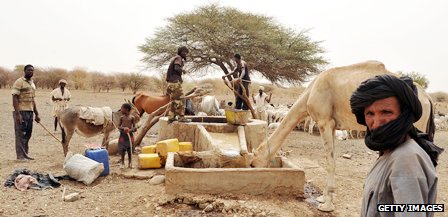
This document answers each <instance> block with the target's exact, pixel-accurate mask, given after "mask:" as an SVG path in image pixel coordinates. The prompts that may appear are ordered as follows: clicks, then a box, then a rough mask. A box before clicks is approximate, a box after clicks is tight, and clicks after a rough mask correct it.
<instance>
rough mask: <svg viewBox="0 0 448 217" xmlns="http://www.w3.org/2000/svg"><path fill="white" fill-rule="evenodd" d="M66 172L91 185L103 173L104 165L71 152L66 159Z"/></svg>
mask: <svg viewBox="0 0 448 217" xmlns="http://www.w3.org/2000/svg"><path fill="white" fill-rule="evenodd" d="M64 170H65V172H67V174H68V175H69V176H70V177H72V178H74V179H76V180H77V181H79V182H83V183H84V184H86V185H90V184H92V182H93V181H95V179H96V178H98V176H99V175H100V174H101V173H102V172H103V170H104V165H103V164H102V163H98V162H96V161H94V160H92V159H89V158H87V157H85V156H83V155H80V154H73V153H71V152H69V153H67V156H66V157H65V161H64Z"/></svg>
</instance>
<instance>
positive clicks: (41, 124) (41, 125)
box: [38, 122, 62, 144]
mask: <svg viewBox="0 0 448 217" xmlns="http://www.w3.org/2000/svg"><path fill="white" fill-rule="evenodd" d="M38 124H39V125H40V126H42V127H43V128H44V130H45V131H47V133H49V134H50V135H52V136H53V138H55V139H56V140H58V142H60V143H61V144H62V141H61V140H59V139H58V137H56V136H55V135H54V134H53V133H51V132H50V131H49V130H48V129H47V128H46V127H45V126H44V125H43V124H42V123H40V122H39V123H38Z"/></svg>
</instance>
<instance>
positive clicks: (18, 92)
mask: <svg viewBox="0 0 448 217" xmlns="http://www.w3.org/2000/svg"><path fill="white" fill-rule="evenodd" d="M23 70H24V72H25V75H24V76H23V77H20V78H19V79H17V80H16V81H15V82H14V84H13V85H12V90H11V93H12V105H13V107H14V112H13V117H14V130H15V134H16V155H17V160H18V161H28V160H34V159H33V158H32V157H30V156H29V155H28V149H29V146H28V142H29V141H30V138H31V133H32V132H33V116H34V114H35V115H36V117H34V120H36V122H37V123H39V122H40V117H39V112H37V107H36V102H35V99H34V97H35V96H36V94H35V92H36V85H35V84H34V82H33V80H32V79H31V78H32V77H33V74H34V67H33V66H32V65H26V66H25V67H24V68H23ZM33 113H34V114H33Z"/></svg>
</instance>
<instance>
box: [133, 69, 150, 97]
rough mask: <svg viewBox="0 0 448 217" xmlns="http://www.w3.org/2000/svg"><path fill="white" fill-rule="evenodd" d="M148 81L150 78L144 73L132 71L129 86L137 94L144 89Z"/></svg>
mask: <svg viewBox="0 0 448 217" xmlns="http://www.w3.org/2000/svg"><path fill="white" fill-rule="evenodd" d="M147 82H148V78H147V77H146V76H144V75H143V74H142V73H139V72H137V73H131V74H130V76H129V88H130V89H131V90H132V93H133V94H135V93H137V91H139V90H141V89H143V88H144V87H145V86H146V84H147Z"/></svg>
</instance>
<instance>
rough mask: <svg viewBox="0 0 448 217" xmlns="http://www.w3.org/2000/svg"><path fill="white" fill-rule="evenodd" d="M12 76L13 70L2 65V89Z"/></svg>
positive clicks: (0, 73) (0, 83) (0, 76)
mask: <svg viewBox="0 0 448 217" xmlns="http://www.w3.org/2000/svg"><path fill="white" fill-rule="evenodd" d="M11 77H12V72H11V70H9V69H6V68H3V67H0V89H1V88H4V87H6V85H7V84H8V83H9V82H10V81H11Z"/></svg>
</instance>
